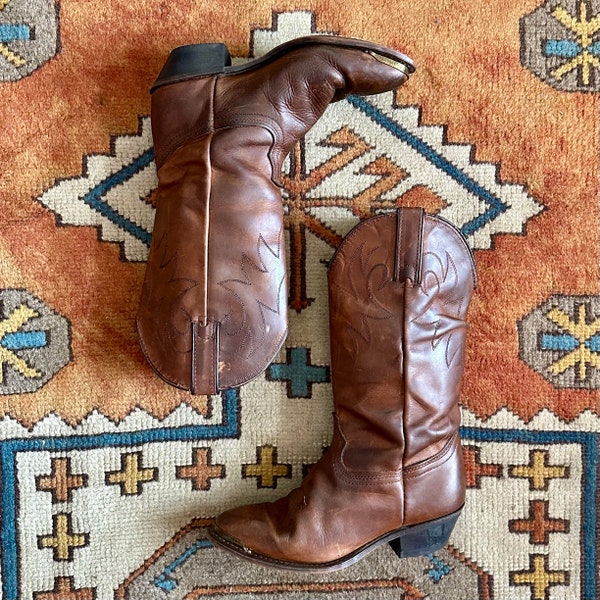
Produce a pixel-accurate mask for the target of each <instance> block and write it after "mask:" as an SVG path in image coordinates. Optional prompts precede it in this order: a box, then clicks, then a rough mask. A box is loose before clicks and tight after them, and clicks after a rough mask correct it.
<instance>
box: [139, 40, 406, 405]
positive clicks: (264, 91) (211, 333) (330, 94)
mask: <svg viewBox="0 0 600 600" xmlns="http://www.w3.org/2000/svg"><path fill="white" fill-rule="evenodd" d="M344 44H345V45H343V46H340V47H335V46H332V45H331V42H329V44H328V45H320V44H318V43H314V44H310V45H309V46H306V47H299V48H295V49H294V48H293V47H292V48H291V49H290V51H289V52H287V53H284V54H283V55H282V56H280V57H278V58H276V59H275V60H273V61H271V62H268V63H267V64H262V65H261V66H260V67H259V68H255V69H252V68H251V69H249V70H247V71H244V72H241V73H235V74H227V73H221V74H217V75H210V76H204V77H198V78H194V79H191V80H188V81H183V82H179V83H174V84H170V85H165V86H162V87H159V88H158V89H157V90H156V91H155V92H154V94H153V96H152V131H153V138H154V148H155V159H156V165H157V169H158V179H159V188H158V204H157V210H156V218H155V225H154V232H153V238H152V245H151V249H150V255H149V258H148V263H147V268H146V275H145V281H144V285H143V289H142V294H141V301H140V306H139V310H138V315H137V329H138V335H139V340H140V344H141V347H142V349H143V351H144V353H145V356H146V357H147V359H148V361H149V362H150V364H151V365H152V367H153V368H154V370H155V371H156V372H157V373H158V374H159V375H160V376H161V377H162V378H163V379H164V380H165V381H167V382H168V383H170V384H172V385H175V386H178V387H181V388H184V389H189V390H190V391H192V392H193V393H197V394H212V393H216V392H217V391H219V390H222V389H226V388H230V387H235V386H239V385H241V384H243V383H245V382H247V381H249V380H250V379H252V378H254V377H256V376H257V375H259V374H260V373H261V372H262V371H263V370H264V369H265V368H266V367H267V366H268V364H269V363H270V362H271V360H272V359H273V357H274V356H275V354H276V353H277V351H278V349H279V348H280V346H281V344H282V343H283V341H284V339H285V336H286V331H287V312H286V310H287V287H286V274H285V253H284V243H283V240H284V237H283V236H284V232H283V212H282V203H281V195H280V194H281V192H280V187H279V185H278V177H279V174H280V172H281V166H282V163H283V160H284V159H285V157H286V156H287V154H288V153H289V152H290V150H291V149H292V148H293V146H294V145H295V144H296V142H297V141H298V140H299V139H300V138H301V137H302V136H303V135H304V134H305V133H306V132H307V131H308V130H309V129H310V128H311V127H312V126H313V125H314V123H315V122H316V121H317V120H318V119H319V117H320V116H321V115H322V114H323V112H324V111H325V109H326V107H327V105H328V104H329V103H330V102H333V101H337V100H340V99H342V98H344V97H345V96H347V95H348V94H373V93H380V92H384V91H387V90H391V89H394V88H396V87H398V86H399V85H400V84H402V83H403V82H404V81H405V80H406V78H407V75H406V74H405V73H404V72H403V71H402V70H399V69H396V68H394V67H392V66H389V65H387V64H384V63H383V62H380V61H379V60H377V59H376V58H374V57H373V56H372V55H370V54H367V53H366V52H363V51H362V50H360V41H358V40H356V41H355V42H353V47H348V45H347V42H344Z"/></svg>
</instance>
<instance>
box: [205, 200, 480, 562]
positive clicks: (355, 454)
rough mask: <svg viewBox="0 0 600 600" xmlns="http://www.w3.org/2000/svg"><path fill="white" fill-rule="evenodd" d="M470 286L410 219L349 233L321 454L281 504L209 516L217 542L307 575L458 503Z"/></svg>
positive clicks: (438, 227) (432, 233)
mask: <svg viewBox="0 0 600 600" xmlns="http://www.w3.org/2000/svg"><path fill="white" fill-rule="evenodd" d="M475 283H476V282H475V270H474V264H473V260H472V256H471V253H470V251H469V249H468V248H467V245H466V243H465V241H464V239H463V238H462V236H461V235H460V234H459V233H458V232H457V231H456V229H454V227H452V226H451V225H450V224H448V223H447V222H445V221H443V220H442V219H439V218H437V217H434V216H430V215H424V214H423V213H422V211H421V210H420V209H399V210H398V211H397V213H393V214H386V215H381V216H377V217H373V218H371V219H368V220H366V221H363V222H362V223H361V224H359V225H358V226H357V227H356V228H354V229H353V230H352V231H351V232H350V234H349V235H348V236H347V237H346V238H345V240H344V241H343V242H342V245H341V246H340V248H339V250H338V252H337V253H336V255H335V257H334V260H333V261H332V264H331V266H330V270H329V296H330V297H329V304H330V324H331V334H330V335H331V376H332V384H333V395H334V405H335V419H334V422H335V423H334V425H335V426H334V435H333V442H332V445H331V447H330V449H329V450H328V451H327V452H326V454H325V455H324V456H323V458H322V459H321V460H320V461H319V462H318V463H317V465H316V466H315V467H313V468H312V470H311V471H310V472H309V474H308V476H307V477H306V478H305V479H304V480H303V482H302V484H301V486H300V487H299V488H297V489H295V490H294V491H292V492H291V493H290V494H289V495H288V496H287V497H286V498H282V499H280V500H278V501H277V502H274V503H262V504H256V505H249V506H245V507H241V508H238V509H233V510H230V511H227V512H225V513H224V514H222V515H220V516H219V517H218V518H217V521H216V524H215V528H214V530H213V531H214V532H215V534H216V535H215V539H216V540H217V542H218V541H219V538H220V539H221V540H227V543H226V546H227V547H229V548H230V549H232V550H234V551H238V552H239V553H240V554H242V555H244V553H246V554H248V552H247V551H246V550H244V549H245V548H248V549H250V550H251V551H252V553H253V557H254V558H255V559H256V558H257V557H258V559H259V560H262V561H263V562H267V563H270V564H272V565H273V566H284V567H285V566H290V565H291V566H292V567H293V568H299V567H301V566H302V565H307V566H308V565H310V566H311V567H314V565H323V564H326V563H335V562H336V561H337V562H340V561H343V560H344V557H347V556H348V555H350V554H351V553H352V552H354V551H356V550H357V549H358V548H361V547H362V546H365V545H366V544H369V543H370V542H371V541H372V540H376V539H377V538H379V537H380V536H382V535H384V534H386V533H388V532H393V531H395V530H398V529H400V528H401V527H403V526H405V525H410V524H417V523H424V522H427V521H431V520H434V519H436V518H439V517H443V516H445V515H448V514H450V513H453V512H455V511H457V510H459V509H460V508H461V507H462V505H463V504H464V499H465V478H464V466H463V462H462V452H461V448H460V440H459V437H458V427H459V422H460V415H459V409H458V401H459V394H460V384H461V379H462V373H463V360H464V345H465V335H466V330H467V325H466V313H467V308H468V305H469V301H470V298H471V295H472V293H473V290H474V287H475Z"/></svg>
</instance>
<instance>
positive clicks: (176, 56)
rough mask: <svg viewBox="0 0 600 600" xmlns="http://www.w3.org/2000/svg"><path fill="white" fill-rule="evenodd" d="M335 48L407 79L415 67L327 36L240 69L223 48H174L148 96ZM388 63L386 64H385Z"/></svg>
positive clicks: (401, 57) (379, 49) (368, 46)
mask: <svg viewBox="0 0 600 600" xmlns="http://www.w3.org/2000/svg"><path fill="white" fill-rule="evenodd" d="M317 45H321V46H335V47H338V48H350V49H355V50H361V51H363V52H369V53H371V54H373V55H376V56H375V57H376V58H377V56H380V57H382V59H384V60H383V62H387V61H392V62H393V63H397V64H398V65H399V66H398V67H397V68H398V69H399V70H401V71H404V73H405V75H406V76H407V77H408V75H409V74H411V73H413V72H414V71H415V64H414V62H413V60H412V59H411V58H409V57H408V56H406V55H405V54H402V53H401V52H398V51H396V50H393V49H391V48H386V47H385V46H380V45H379V44H375V43H373V42H368V41H365V40H359V39H354V38H346V37H340V36H330V35H308V36H304V37H299V38H296V39H294V40H290V41H289V42H285V43H283V44H281V45H279V46H277V47H276V48H273V50H271V51H270V52H267V54H265V55H263V56H260V57H259V58H256V59H254V60H251V61H249V62H247V63H244V64H242V65H235V66H232V65H231V57H230V56H229V52H228V50H227V46H225V44H190V45H188V46H180V47H179V48H175V49H174V50H173V51H172V52H171V54H170V55H169V58H168V59H167V62H166V63H165V66H164V67H163V69H162V71H161V72H160V74H159V76H158V78H157V79H156V81H155V82H154V84H153V86H152V87H151V88H150V93H152V92H154V91H155V90H156V89H157V88H159V87H161V86H164V85H168V84H171V83H179V82H181V81H187V80H188V79H196V78H199V77H205V76H208V75H234V74H238V73H244V72H246V71H251V70H253V69H257V68H259V67H262V66H263V65H265V64H267V63H269V62H272V61H273V60H275V59H277V58H279V57H281V56H283V55H284V54H287V53H288V52H291V51H292V50H296V49H298V48H303V47H306V46H317ZM385 59H387V60H385Z"/></svg>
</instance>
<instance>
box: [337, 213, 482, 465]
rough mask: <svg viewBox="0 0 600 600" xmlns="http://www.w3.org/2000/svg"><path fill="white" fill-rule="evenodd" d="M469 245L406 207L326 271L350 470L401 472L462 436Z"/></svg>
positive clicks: (366, 224)
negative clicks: (461, 416) (460, 398)
mask: <svg viewBox="0 0 600 600" xmlns="http://www.w3.org/2000/svg"><path fill="white" fill-rule="evenodd" d="M474 287H475V271H474V266H473V260H472V256H471V253H470V252H469V249H468V247H467V245H466V243H465V241H464V239H463V238H462V236H461V235H460V233H459V232H458V231H457V230H456V229H455V228H454V227H453V226H452V225H450V224H449V223H447V222H446V221H444V220H442V219H440V218H438V217H434V216H430V215H424V213H423V211H422V210H420V209H399V210H398V211H397V212H396V213H393V214H386V215H380V216H377V217H374V218H371V219H368V220H366V221H363V222H362V223H361V224H359V225H358V226H357V227H356V228H355V229H354V230H352V231H351V232H350V234H349V235H348V236H347V237H346V239H345V240H344V242H342V246H341V247H340V249H339V250H338V252H337V253H336V255H335V257H334V259H333V261H332V263H331V267H330V270H329V290H330V291H329V298H330V300H329V301H330V338H331V361H332V362H331V373H332V382H333V395H334V404H335V411H336V416H337V420H338V423H339V428H340V431H341V434H342V435H343V437H344V440H345V442H346V444H345V449H344V463H345V464H346V466H347V467H348V469H350V470H355V471H370V472H373V470H374V469H375V470H377V471H380V472H382V473H383V472H386V471H388V472H393V471H396V472H398V471H401V470H402V469H404V468H406V467H411V466H413V465H416V464H418V463H422V462H423V461H427V460H430V459H432V458H433V457H435V456H436V455H437V454H438V453H440V452H442V451H443V450H444V448H445V447H446V446H447V445H448V444H449V443H450V440H451V438H452V437H453V435H455V434H456V432H457V431H458V426H459V423H460V413H459V408H458V401H459V395H460V382H461V378H462V372H463V360H464V345H465V335H466V329H467V326H466V320H465V319H466V312H467V308H468V305H469V300H470V298H471V295H472V293H473V290H474Z"/></svg>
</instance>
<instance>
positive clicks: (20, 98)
mask: <svg viewBox="0 0 600 600" xmlns="http://www.w3.org/2000/svg"><path fill="white" fill-rule="evenodd" d="M310 33H327V34H340V35H344V36H352V37H360V38H365V39H369V40H372V41H376V42H379V43H382V44H385V45H388V46H392V47H394V48H397V49H399V50H402V51H404V52H405V53H407V54H409V55H410V56H411V57H413V58H414V60H415V61H416V63H417V71H416V73H415V74H414V75H413V76H412V77H411V79H410V80H409V82H408V83H407V84H406V85H404V86H403V87H402V88H401V89H399V90H398V91H397V92H395V93H388V94H383V95H380V96H372V97H360V98H359V97H349V98H348V99H346V100H344V101H342V102H339V103H336V104H334V105H332V106H330V108H329V109H328V110H327V112H326V114H325V115H324V117H323V118H322V119H321V120H320V121H319V122H318V123H317V125H316V126H315V127H314V128H313V129H312V130H311V131H310V132H309V133H308V134H307V136H306V138H305V139H303V140H302V141H301V142H300V143H299V144H298V145H297V146H296V148H295V149H294V151H293V152H292V154H291V155H290V157H289V159H288V160H287V161H286V163H285V165H284V173H283V174H282V178H283V179H282V180H283V182H284V190H283V194H284V198H283V203H284V209H285V226H286V234H287V238H286V243H287V254H288V261H289V264H288V273H289V275H290V278H289V282H290V288H289V306H290V319H289V321H290V322H289V325H290V332H289V336H288V338H287V341H286V343H285V345H284V347H283V348H282V350H281V352H280V353H279V355H278V356H277V357H276V359H275V360H274V362H273V363H272V364H271V365H270V366H269V368H268V369H267V370H266V372H265V373H264V374H263V375H261V376H260V377H259V378H258V379H256V380H254V381H252V382H251V383H249V384H247V385H244V386H242V387H240V388H239V389H235V390H230V391H227V392H224V393H222V394H220V395H218V396H211V397H203V396H191V395H189V394H187V393H185V392H182V391H180V390H176V389H174V388H172V387H170V386H168V385H166V384H165V383H163V382H162V381H161V380H159V379H158V378H157V377H156V376H155V375H154V373H153V372H152V370H151V368H150V367H149V366H148V364H147V363H146V362H145V360H144V358H143V356H142V354H141V351H140V349H139V347H138V343H137V340H136V336H135V329H134V317H135V312H136V306H137V302H138V299H139V294H140V291H141V285H142V279H143V274H144V267H145V260H146V258H147V253H148V247H149V243H150V239H151V232H152V226H153V219H154V210H155V209H154V203H155V189H156V185H157V180H156V171H155V168H154V163H153V148H152V138H151V132H150V120H149V111H150V96H149V91H148V90H149V87H150V85H151V84H152V82H153V80H154V78H155V77H156V75H157V73H158V72H159V70H160V68H161V67H162V64H163V62H164V60H165V58H166V56H167V55H168V53H169V51H170V50H171V49H172V48H174V47H176V46H180V45H183V44H188V43H199V42H213V41H220V42H225V43H226V44H227V45H228V47H229V49H230V51H231V54H232V55H233V56H234V57H235V60H236V61H238V62H242V61H244V60H248V59H249V58H252V57H257V56H260V55H262V54H264V53H265V52H267V51H268V50H269V49H271V48H272V47H274V46H276V45H277V44H279V43H281V42H284V41H286V40H288V39H291V38H293V37H297V36H301V35H306V34H310ZM599 91H600V0H547V1H546V2H544V1H543V0H503V1H502V2H488V1H487V0H472V1H471V2H464V1H458V2H442V1H433V2H427V3H419V2H406V1H405V0H393V1H392V0H378V1H374V2H367V1H364V0H363V1H352V0H349V1H348V2H345V3H341V4H338V3H333V2H330V1H328V0H327V1H326V0H303V1H299V0H281V1H276V0H259V1H257V2H255V1H253V0H238V1H237V2H235V3H234V2H231V3H228V2H224V3H220V4H219V3H214V2H209V1H208V0H197V1H192V0H180V1H173V2H159V1H152V0H135V1H132V2H116V1H115V2H105V1H100V0H86V1H85V2H81V1H79V0H60V1H58V0H57V1H54V0H0V107H1V108H0V111H1V112H0V114H1V125H0V127H1V131H2V135H1V143H0V165H1V168H0V210H1V214H2V220H1V222H0V366H1V368H0V460H1V463H0V481H1V489H2V495H1V499H0V501H1V503H2V508H1V511H0V512H1V521H0V529H1V532H0V539H1V541H2V551H1V554H0V586H1V590H2V591H1V597H2V598H3V599H5V600H17V599H18V600H109V599H114V598H117V599H128V600H142V599H144V600H152V599H156V600H158V599H164V600H166V599H169V600H170V599H173V600H180V599H181V600H183V599H186V600H191V599H195V598H211V597H226V598H231V599H232V600H233V599H240V600H241V599H244V600H247V599H250V598H256V599H259V598H298V599H300V598H332V599H336V598H340V599H342V598H356V599H361V598H364V599H367V598H368V599H386V598H390V599H391V598H394V599H404V600H420V599H424V598H428V599H432V600H442V599H443V600H447V599H449V598H452V599H453V600H492V599H494V600H576V599H581V600H594V599H596V598H598V597H599V594H600V590H599V588H598V574H599V561H598V541H599V533H598V532H599V528H598V508H597V500H598V499H599V482H598V443H599V440H600V417H599V411H600V398H599V394H600V295H599V285H600V284H599V280H600V275H599V226H600V220H599V184H598V181H599V173H598V158H599V118H598V117H599V115H598V112H599V111H598V108H599V107H598V98H599V96H598V93H599ZM415 205H421V206H424V207H425V208H426V209H427V210H428V211H429V212H432V213H436V214H439V215H441V216H443V217H445V218H446V219H448V220H450V221H451V222H453V223H454V224H455V225H456V226H457V227H458V228H459V229H460V230H461V231H462V232H463V234H464V235H465V236H466V238H467V240H468V242H469V244H470V245H471V247H472V249H473V251H474V256H475V261H476V263H477V269H478V274H479V287H478V290H477V292H476V295H475V298H474V300H473V303H472V305H471V308H470V311H469V323H470V329H469V339H468V348H467V359H466V371H465V378H464V383H463V387H462V395H461V410H462V417H463V419H462V429H461V433H462V438H463V446H464V456H465V460H466V465H467V484H468V489H467V502H466V506H465V509H464V511H463V513H462V515H461V517H460V520H459V523H458V525H457V528H456V530H455V531H454V533H453V535H452V537H451V540H450V543H449V544H448V545H447V546H446V547H445V548H444V549H443V550H442V551H440V552H436V553H435V554H430V555H428V556H424V557H420V558H414V559H405V560H398V559H397V558H396V557H395V555H394V554H393V552H392V551H391V550H390V549H389V548H387V547H385V548H380V549H379V550H377V551H376V552H374V553H372V554H371V555H370V556H369V557H368V558H367V559H365V560H364V561H362V562H359V563H358V564H356V565H355V566H353V567H351V568H349V569H346V570H343V571H339V572H336V573H333V574H331V575H327V576H316V575H297V574H289V573H286V572H280V571H274V570H269V569H266V568H262V567H249V566H248V565H246V564H242V563H241V562H240V561H238V560H237V559H235V558H233V557H230V556H229V555H226V554H225V553H223V552H222V551H219V550H217V549H215V548H213V547H212V546H211V544H210V542H209V541H208V539H207V537H206V534H205V527H206V525H207V524H208V523H209V522H210V520H211V519H212V518H214V516H215V515H216V514H217V513H218V512H220V511H221V510H222V509H225V508H228V507H232V506H235V505H238V504H240V503H242V502H244V503H245V502H248V501H255V500H256V501H258V500H270V499H274V498H277V497H280V496H282V495H284V494H285V493H286V492H287V491H289V490H290V489H292V488H293V487H295V486H296V485H297V484H298V483H299V481H300V480H301V478H302V476H303V473H305V472H306V469H307V468H308V466H310V465H311V464H313V463H314V462H316V460H318V458H319V457H320V456H321V454H322V452H323V449H324V448H326V447H327V446H328V444H329V442H330V439H331V435H332V431H331V425H332V424H331V411H332V396H331V383H330V369H329V360H330V358H329V346H328V343H329V342H328V333H327V331H328V312H327V311H328V307H327V293H326V271H327V265H328V263H329V261H330V260H331V257H332V256H333V253H334V251H335V248H336V247H337V246H338V245H339V243H340V241H341V240H342V238H343V236H344V235H345V234H346V233H347V232H348V231H349V230H350V229H351V228H352V227H353V226H354V225H355V224H356V223H358V222H359V221H360V220H361V219H364V218H367V217H368V216H370V215H373V214H377V213H380V212H385V211H389V210H394V208H395V207H397V206H415ZM232 243H235V240H233V241H232ZM440 493H443V490H441V491H440ZM365 518H368V515H365Z"/></svg>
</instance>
